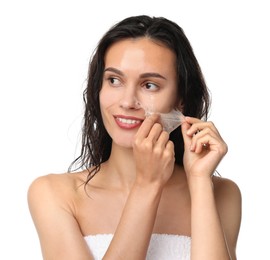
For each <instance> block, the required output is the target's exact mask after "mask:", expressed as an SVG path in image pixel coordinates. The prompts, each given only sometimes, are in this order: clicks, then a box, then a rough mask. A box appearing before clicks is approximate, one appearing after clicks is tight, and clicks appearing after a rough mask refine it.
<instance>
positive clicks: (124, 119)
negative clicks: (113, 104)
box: [116, 117, 142, 125]
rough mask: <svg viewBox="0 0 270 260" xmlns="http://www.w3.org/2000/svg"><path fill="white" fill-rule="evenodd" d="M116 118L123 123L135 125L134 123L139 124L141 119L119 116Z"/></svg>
mask: <svg viewBox="0 0 270 260" xmlns="http://www.w3.org/2000/svg"><path fill="white" fill-rule="evenodd" d="M116 120H117V121H119V122H121V123H123V124H129V125H136V124H140V123H141V122H142V121H141V120H135V119H128V118H121V117H116Z"/></svg>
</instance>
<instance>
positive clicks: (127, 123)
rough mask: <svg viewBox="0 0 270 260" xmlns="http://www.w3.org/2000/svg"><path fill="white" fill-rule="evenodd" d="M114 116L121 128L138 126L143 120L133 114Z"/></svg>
mask: <svg viewBox="0 0 270 260" xmlns="http://www.w3.org/2000/svg"><path fill="white" fill-rule="evenodd" d="M114 118H115V121H116V123H117V125H118V126H119V127H121V128H123V129H133V128H136V127H139V126H140V125H141V124H142V122H143V119H141V118H137V117H133V116H123V115H116V116H114Z"/></svg>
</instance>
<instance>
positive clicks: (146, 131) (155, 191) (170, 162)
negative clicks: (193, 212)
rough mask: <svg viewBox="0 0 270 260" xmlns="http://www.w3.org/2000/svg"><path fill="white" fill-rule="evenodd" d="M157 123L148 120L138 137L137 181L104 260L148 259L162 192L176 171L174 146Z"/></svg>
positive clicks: (152, 118) (136, 149)
mask: <svg viewBox="0 0 270 260" xmlns="http://www.w3.org/2000/svg"><path fill="white" fill-rule="evenodd" d="M156 121H157V117H156V116H153V117H149V118H147V119H146V120H145V121H144V123H143V125H142V126H141V127H140V129H139V130H138V132H137V134H136V136H135V140H134V144H133V154H134V158H135V162H136V174H137V175H136V180H135V182H134V185H133V187H132V189H131V191H130V194H129V196H128V199H127V202H126V204H125V207H124V210H123V213H122V217H121V219H120V222H119V224H118V227H117V229H116V232H115V235H114V237H113V240H112V242H111V244H110V246H109V248H108V250H107V252H106V254H105V256H104V259H110V260H114V259H117V260H119V259H129V260H133V259H134V260H139V259H143V260H144V259H145V258H146V254H147V249H148V245H149V241H150V238H151V235H152V232H153V227H154V223H155V219H156V214H157V209H158V205H159V202H160V198H161V194H162V190H163V187H164V185H165V184H166V182H167V181H168V179H169V178H170V176H171V174H172V172H173V168H174V147H173V143H172V142H171V141H169V134H168V133H167V132H165V131H163V129H162V126H161V125H160V124H157V123H156Z"/></svg>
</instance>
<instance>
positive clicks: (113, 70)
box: [104, 67, 124, 76]
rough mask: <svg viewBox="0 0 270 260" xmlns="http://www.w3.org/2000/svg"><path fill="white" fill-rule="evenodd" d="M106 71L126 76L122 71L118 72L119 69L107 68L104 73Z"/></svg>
mask: <svg viewBox="0 0 270 260" xmlns="http://www.w3.org/2000/svg"><path fill="white" fill-rule="evenodd" d="M106 71H111V72H114V73H116V74H118V75H120V76H124V73H123V72H122V71H121V70H118V69H116V68H113V67H108V68H106V69H105V70H104V72H106Z"/></svg>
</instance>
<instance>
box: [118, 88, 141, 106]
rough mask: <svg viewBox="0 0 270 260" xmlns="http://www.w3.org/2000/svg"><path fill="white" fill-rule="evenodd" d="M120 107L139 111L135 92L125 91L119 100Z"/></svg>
mask: <svg viewBox="0 0 270 260" xmlns="http://www.w3.org/2000/svg"><path fill="white" fill-rule="evenodd" d="M120 106H121V107H122V108H124V109H139V108H140V107H141V106H140V102H139V100H138V99H137V96H136V93H135V91H130V90H125V91H124V93H123V96H122V98H121V100H120Z"/></svg>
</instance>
